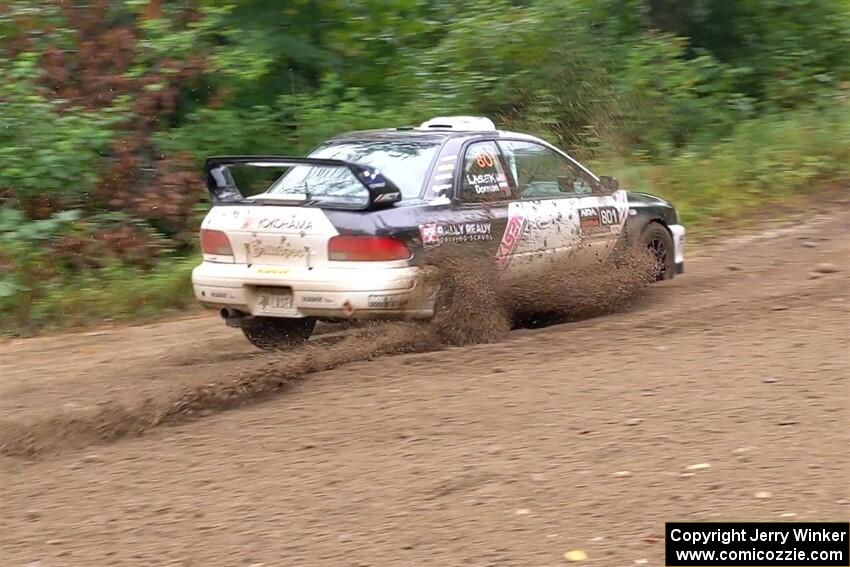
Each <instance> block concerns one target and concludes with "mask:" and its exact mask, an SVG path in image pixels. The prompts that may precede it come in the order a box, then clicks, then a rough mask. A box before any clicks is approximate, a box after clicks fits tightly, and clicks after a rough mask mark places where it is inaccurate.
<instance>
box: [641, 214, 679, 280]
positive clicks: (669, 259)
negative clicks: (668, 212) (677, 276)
mask: <svg viewBox="0 0 850 567" xmlns="http://www.w3.org/2000/svg"><path fill="white" fill-rule="evenodd" d="M641 241H642V243H643V245H644V247H645V248H646V249H647V250H649V253H650V254H651V255H652V256H653V257H654V258H655V261H656V266H655V270H656V272H655V281H661V280H669V279H672V278H673V274H674V273H675V272H676V265H675V261H676V260H675V258H674V256H673V255H674V251H673V237H672V236H670V233H669V232H667V229H666V228H664V227H663V226H662V225H660V224H659V223H657V222H651V223H649V224H648V225H647V226H646V228H644V229H643V233H642V238H641Z"/></svg>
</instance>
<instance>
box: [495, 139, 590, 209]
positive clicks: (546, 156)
mask: <svg viewBox="0 0 850 567" xmlns="http://www.w3.org/2000/svg"><path fill="white" fill-rule="evenodd" d="M499 147H500V148H501V150H502V152H503V155H504V156H505V162H506V163H507V165H508V168H509V169H510V171H511V173H512V174H513V177H514V179H515V180H516V184H517V190H518V191H519V196H520V198H521V199H545V198H547V197H582V196H585V195H590V194H592V193H593V192H594V190H595V189H597V188H596V182H595V181H594V180H593V179H592V178H591V177H590V176H588V175H587V174H586V173H585V172H583V171H581V170H580V169H579V168H578V167H576V166H575V164H573V163H572V162H571V161H570V160H568V159H567V158H565V157H564V156H562V155H561V154H559V153H557V152H555V151H553V150H552V149H550V148H547V147H546V146H543V145H540V144H536V143H534V142H520V141H510V140H505V141H500V142H499Z"/></svg>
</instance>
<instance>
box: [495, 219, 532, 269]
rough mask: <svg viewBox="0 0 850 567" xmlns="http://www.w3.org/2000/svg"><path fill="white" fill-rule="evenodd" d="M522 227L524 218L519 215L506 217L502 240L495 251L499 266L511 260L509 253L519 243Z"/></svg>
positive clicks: (503, 266) (501, 266) (523, 226)
mask: <svg viewBox="0 0 850 567" xmlns="http://www.w3.org/2000/svg"><path fill="white" fill-rule="evenodd" d="M524 229H525V218H523V217H522V216H520V215H515V216H512V217H509V218H508V224H507V225H505V234H503V235H502V241H501V242H500V243H499V251H498V252H496V262H498V264H499V267H500V268H505V267H507V265H508V263H509V262H510V261H511V255H512V254H513V252H514V250H515V249H516V245H517V243H519V239H520V238H521V237H522V232H523V230H524Z"/></svg>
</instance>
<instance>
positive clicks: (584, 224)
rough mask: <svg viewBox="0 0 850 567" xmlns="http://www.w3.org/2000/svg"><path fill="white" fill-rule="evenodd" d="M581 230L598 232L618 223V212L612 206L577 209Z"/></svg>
mask: <svg viewBox="0 0 850 567" xmlns="http://www.w3.org/2000/svg"><path fill="white" fill-rule="evenodd" d="M578 217H579V223H580V226H581V230H582V231H583V232H598V231H599V230H602V229H606V228H609V227H612V226H617V225H619V224H620V213H619V211H617V209H616V208H614V207H587V208H584V209H579V210H578Z"/></svg>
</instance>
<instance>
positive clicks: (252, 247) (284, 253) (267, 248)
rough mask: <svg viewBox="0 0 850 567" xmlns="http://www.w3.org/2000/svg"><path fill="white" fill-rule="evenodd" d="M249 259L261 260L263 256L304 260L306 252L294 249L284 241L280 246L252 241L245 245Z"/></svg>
mask: <svg viewBox="0 0 850 567" xmlns="http://www.w3.org/2000/svg"><path fill="white" fill-rule="evenodd" d="M245 246H246V247H247V249H248V254H249V255H250V256H251V258H262V257H263V256H278V257H280V258H304V257H305V256H307V251H306V250H305V249H304V248H296V247H295V246H292V245H291V244H289V243H288V242H286V241H283V242H281V243H280V244H267V243H265V242H263V241H262V240H259V239H257V240H252V241H250V242H248V243H247V244H245Z"/></svg>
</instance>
